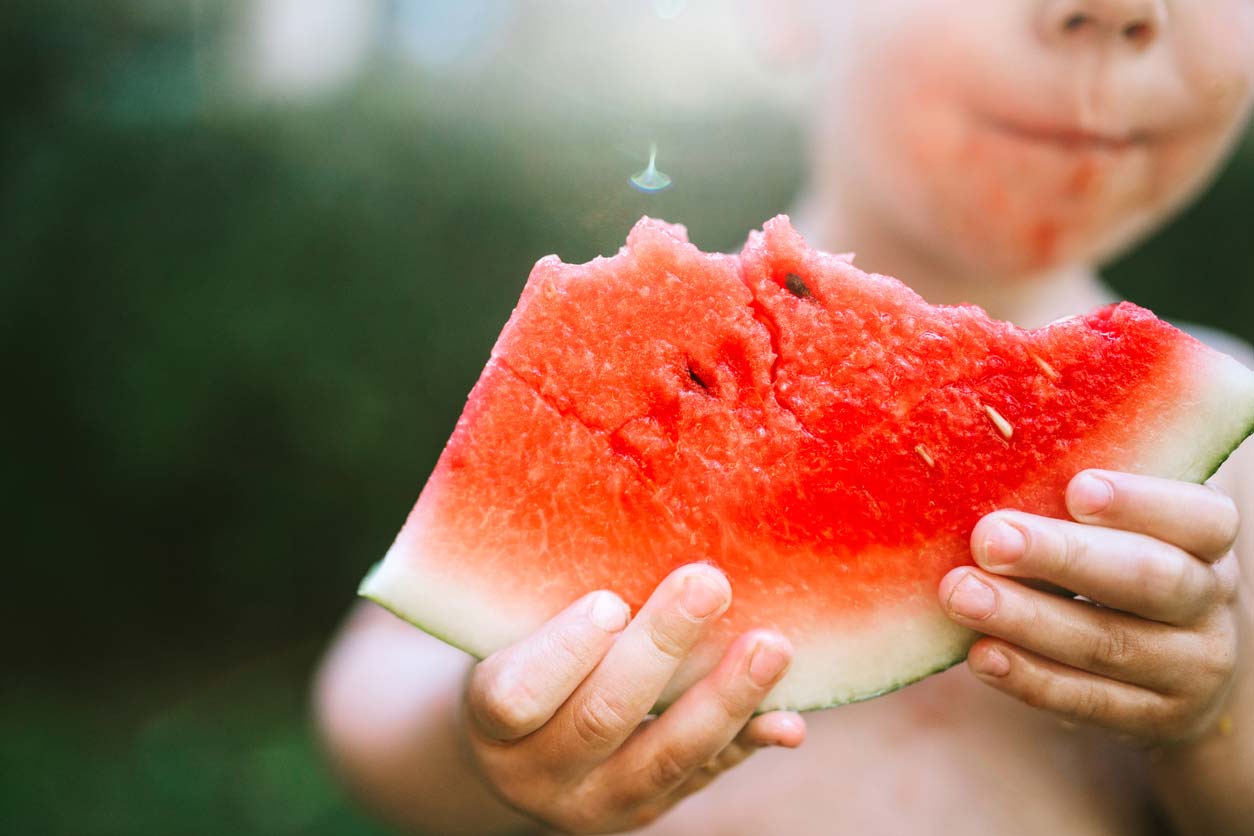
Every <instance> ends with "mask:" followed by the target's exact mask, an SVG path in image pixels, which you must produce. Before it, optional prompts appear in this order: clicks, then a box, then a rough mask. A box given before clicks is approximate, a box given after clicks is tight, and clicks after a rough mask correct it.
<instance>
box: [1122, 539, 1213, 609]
mask: <svg viewBox="0 0 1254 836" xmlns="http://www.w3.org/2000/svg"><path fill="white" fill-rule="evenodd" d="M1180 557H1181V556H1180V555H1176V554H1172V553H1164V552H1162V551H1157V550H1155V551H1154V552H1151V553H1148V554H1146V555H1145V559H1143V560H1140V561H1138V562H1137V564H1136V565H1137V570H1136V581H1137V583H1138V585H1139V586H1140V588H1141V589H1144V590H1147V591H1148V592H1149V593H1150V594H1151V595H1153V596H1154V597H1155V598H1157V599H1159V600H1163V601H1170V602H1173V603H1174V604H1176V605H1179V606H1182V607H1183V605H1185V604H1186V602H1188V601H1191V600H1192V599H1193V598H1194V597H1196V594H1197V592H1198V590H1197V589H1196V585H1195V584H1196V579H1195V578H1194V577H1193V575H1192V573H1191V572H1190V571H1189V570H1190V569H1191V568H1192V567H1191V566H1189V564H1188V563H1187V562H1186V561H1185V560H1182V559H1180Z"/></svg>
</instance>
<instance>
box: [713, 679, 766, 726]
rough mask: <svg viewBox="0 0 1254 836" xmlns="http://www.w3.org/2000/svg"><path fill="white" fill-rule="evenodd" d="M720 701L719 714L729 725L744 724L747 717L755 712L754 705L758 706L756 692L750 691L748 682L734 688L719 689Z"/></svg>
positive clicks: (716, 694) (716, 696)
mask: <svg viewBox="0 0 1254 836" xmlns="http://www.w3.org/2000/svg"><path fill="white" fill-rule="evenodd" d="M714 698H715V699H716V700H717V701H718V709H719V713H720V714H722V715H723V718H724V720H725V721H726V722H728V723H736V724H737V725H739V724H740V723H743V722H744V719H745V716H746V715H748V714H749V713H751V712H752V711H753V707H754V705H756V704H757V699H755V695H754V692H753V691H752V690H750V685H749V683H748V682H744V683H742V684H740V685H738V686H737V687H734V688H719V689H718V690H717V691H716V692H715V697H714Z"/></svg>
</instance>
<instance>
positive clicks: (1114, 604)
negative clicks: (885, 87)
mask: <svg viewBox="0 0 1254 836" xmlns="http://www.w3.org/2000/svg"><path fill="white" fill-rule="evenodd" d="M1066 499H1067V509H1068V511H1069V512H1070V513H1071V516H1072V517H1073V518H1074V519H1075V520H1077V522H1069V521H1064V520H1056V519H1052V518H1047V517H1038V516H1034V515H1031V514H1025V513H1022V512H1018V511H997V512H995V513H992V514H989V515H988V516H986V517H984V518H983V519H982V520H980V522H979V524H978V525H977V526H976V527H975V530H974V531H973V532H972V534H971V552H972V554H973V555H974V557H975V560H976V563H977V564H978V566H964V567H960V568H958V569H954V570H953V571H952V572H950V573H949V574H948V575H946V576H945V578H944V580H943V581H941V585H940V599H941V603H942V604H943V605H944V607H945V609H946V612H947V613H948V614H949V616H950V617H951V618H953V619H954V620H955V621H957V622H958V623H959V624H962V625H964V626H967V627H970V628H972V629H973V630H977V631H979V632H981V633H984V634H986V635H985V636H984V637H983V638H981V639H980V640H979V641H978V642H976V644H975V646H974V647H972V649H971V654H970V656H969V657H968V664H969V666H970V668H971V670H972V671H974V672H975V674H976V675H977V676H979V678H980V679H982V680H983V681H984V682H986V683H988V684H989V685H991V686H993V687H994V688H997V689H998V690H1000V691H1003V692H1005V693H1007V694H1009V695H1011V696H1013V697H1015V698H1017V699H1019V700H1022V701H1023V702H1025V703H1027V704H1028V705H1030V706H1033V707H1036V708H1042V709H1045V710H1047V711H1050V712H1053V713H1055V714H1058V715H1060V716H1062V717H1064V718H1066V719H1068V720H1075V721H1082V722H1088V723H1093V724H1095V725H1099V726H1103V727H1105V728H1107V729H1110V730H1112V731H1115V732H1118V733H1121V734H1126V735H1131V736H1132V737H1134V738H1136V739H1138V740H1141V741H1144V742H1154V743H1162V742H1181V741H1188V740H1191V739H1194V738H1196V737H1198V736H1200V735H1201V734H1202V733H1203V732H1205V731H1206V730H1207V729H1208V728H1210V727H1211V725H1212V724H1213V723H1214V722H1215V719H1216V715H1217V714H1218V713H1219V709H1220V706H1221V705H1222V704H1223V699H1224V697H1225V695H1226V694H1227V692H1228V690H1229V685H1230V684H1231V683H1232V681H1233V680H1234V671H1235V669H1236V664H1237V624H1238V613H1237V589H1238V575H1239V567H1238V563H1237V558H1236V556H1235V555H1234V554H1233V553H1232V551H1231V550H1232V545H1233V542H1234V540H1235V539H1236V534H1237V524H1238V518H1237V510H1236V506H1235V505H1234V504H1233V502H1232V501H1231V500H1230V499H1229V498H1228V497H1226V496H1224V495H1223V494H1221V493H1219V492H1217V491H1215V490H1213V489H1211V488H1209V487H1206V486H1202V485H1194V484H1190V483H1185V482H1173V481H1168V480H1165V479H1153V478H1149V477H1146V476H1134V475H1131V474H1127V473H1113V472H1109V471H1098V470H1088V471H1084V472H1083V473H1080V474H1079V475H1077V476H1076V477H1075V478H1074V479H1072V480H1071V484H1070V485H1069V486H1068V487H1067V495H1066ZM1014 578H1031V579H1036V580H1041V581H1047V582H1049V583H1052V584H1056V585H1058V586H1060V587H1063V588H1064V589H1067V590H1070V591H1072V592H1073V593H1075V594H1076V595H1082V596H1084V598H1085V599H1088V600H1077V599H1073V598H1070V597H1064V596H1060V595H1053V594H1050V593H1048V592H1042V591H1039V590H1037V589H1033V588H1030V587H1028V586H1026V585H1024V584H1022V583H1019V582H1018V581H1016V580H1014ZM1091 602H1093V603H1091Z"/></svg>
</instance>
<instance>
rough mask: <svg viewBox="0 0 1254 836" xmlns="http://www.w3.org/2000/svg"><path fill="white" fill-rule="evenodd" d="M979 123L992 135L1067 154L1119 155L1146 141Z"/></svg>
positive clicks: (988, 120) (1135, 134)
mask: <svg viewBox="0 0 1254 836" xmlns="http://www.w3.org/2000/svg"><path fill="white" fill-rule="evenodd" d="M978 121H979V122H980V123H981V124H982V125H984V126H985V127H987V128H988V129H990V130H992V131H995V132H997V133H999V134H1002V135H1005V136H1009V137H1011V138H1013V139H1017V140H1020V141H1022V142H1029V143H1033V144H1037V145H1050V146H1053V147H1055V148H1062V149H1065V150H1069V151H1107V152H1121V151H1127V150H1130V149H1133V148H1137V147H1139V146H1142V145H1144V144H1145V143H1146V142H1148V139H1149V138H1148V137H1147V136H1146V135H1145V134H1144V133H1142V132H1140V131H1131V132H1128V133H1123V134H1106V133H1099V132H1095V131H1089V130H1085V129H1083V128H1074V127H1068V126H1061V125H1043V124H1029V123H1024V122H1013V121H1009V120H1006V119H999V118H997V117H990V116H986V117H981V118H979V120H978Z"/></svg>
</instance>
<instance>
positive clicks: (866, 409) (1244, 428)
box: [361, 217, 1254, 709]
mask: <svg viewBox="0 0 1254 836" xmlns="http://www.w3.org/2000/svg"><path fill="white" fill-rule="evenodd" d="M1252 428H1254V374H1251V373H1250V372H1248V371H1247V370H1246V369H1245V368H1244V367H1243V366H1242V365H1241V364H1239V363H1238V362H1237V361H1235V360H1233V359H1231V358H1229V357H1227V356H1225V355H1223V354H1220V353H1218V352H1215V351H1213V350H1211V349H1209V348H1207V347H1206V346H1203V345H1202V344H1201V343H1199V342H1197V341H1196V340H1194V339H1193V338H1191V337H1189V336H1187V335H1185V334H1184V333H1182V332H1180V331H1178V330H1176V329H1175V328H1173V327H1171V326H1170V325H1168V324H1166V323H1164V322H1162V321H1160V320H1158V319H1156V318H1155V317H1154V316H1153V315H1152V314H1151V313H1149V312H1148V311H1145V310H1143V309H1141V308H1138V307H1136V306H1134V305H1130V304H1120V305H1116V306H1112V307H1109V308H1106V309H1104V310H1100V311H1098V312H1096V313H1094V314H1092V315H1089V316H1086V317H1073V318H1069V319H1066V320H1062V321H1059V322H1056V323H1054V324H1052V325H1049V326H1048V327H1045V328H1042V329H1038V330H1035V331H1028V330H1023V329H1020V328H1017V327H1015V326H1013V325H1010V324H1008V323H1005V322H997V321H994V320H991V319H989V317H988V316H987V315H986V314H985V313H984V312H983V311H982V310H980V309H979V308H976V307H972V306H957V307H933V306H931V305H928V304H927V303H925V302H924V301H923V300H922V299H921V298H920V297H919V296H918V295H916V294H915V293H914V292H912V291H911V290H909V289H908V288H907V287H905V286H904V285H902V284H901V283H899V282H897V281H896V280H894V279H891V278H887V277H884V276H877V275H868V274H866V273H863V272H861V271H860V270H858V269H857V268H855V267H854V266H853V264H852V259H851V257H849V256H833V255H827V254H824V253H821V252H816V251H814V250H811V249H809V248H808V247H807V246H806V244H805V242H804V241H803V240H802V238H801V237H800V236H799V235H798V234H797V233H796V232H795V231H793V229H792V227H791V226H790V225H789V222H788V219H787V218H785V217H779V218H776V219H774V220H772V221H770V222H769V223H767V224H766V226H765V228H764V230H763V231H762V232H760V233H758V232H755V233H753V234H752V235H751V236H750V238H749V241H748V243H747V244H746V246H745V248H744V250H743V252H742V253H741V255H740V256H739V257H737V256H732V255H722V254H706V253H702V252H700V251H698V250H697V249H696V248H695V247H694V246H692V245H691V244H689V243H688V241H687V237H686V233H685V231H684V229H683V228H682V227H679V226H671V225H668V224H665V223H662V222H659V221H655V220H650V219H647V218H646V219H642V220H641V221H640V222H639V223H638V224H637V225H636V227H635V228H634V229H633V230H632V232H631V234H630V235H629V236H628V239H627V246H626V247H625V248H624V249H623V250H622V251H620V252H619V253H618V254H617V255H615V256H613V257H612V258H598V259H595V260H593V261H591V262H589V263H588V264H583V265H569V264H563V263H562V262H561V261H559V260H558V259H557V258H556V257H553V256H550V257H547V258H544V259H542V260H541V261H540V262H539V263H538V264H536V266H535V268H534V270H533V271H532V273H531V277H530V279H529V281H528V282H527V286H526V288H525V289H524V290H523V294H522V299H521V300H520V301H519V304H518V307H517V309H516V310H515V311H514V314H513V316H512V317H511V318H510V321H509V323H508V324H507V325H506V326H505V330H504V331H503V332H502V333H501V336H500V338H499V340H498V341H497V344H496V347H495V348H494V350H493V352H492V356H491V359H490V360H489V362H488V364H487V367H486V368H485V369H484V372H483V376H482V377H481V378H480V379H479V382H478V384H477V385H476V386H475V388H474V390H473V391H472V392H471V394H470V398H469V402H468V403H467V405H466V409H465V412H464V413H463V414H462V416H461V419H460V420H459V421H458V423H457V427H456V429H455V430H454V432H453V435H452V438H451V439H450V440H449V442H448V446H447V447H446V449H445V450H444V453H443V455H442V456H441V458H440V460H439V463H438V464H437V465H436V468H435V471H434V472H433V473H432V475H431V477H430V480H429V481H428V482H427V485H426V487H425V489H424V490H423V492H422V495H421V496H420V497H419V499H418V503H417V504H416V505H415V506H414V509H413V511H412V513H411V514H410V516H409V519H408V521H407V522H406V524H405V526H404V528H403V529H402V530H401V533H400V535H399V537H398V538H397V540H396V542H395V545H393V547H392V548H391V550H390V551H389V552H388V554H387V557H386V558H385V560H384V561H383V562H382V563H381V564H380V565H379V566H378V567H376V569H375V570H374V571H373V572H372V573H371V574H370V575H369V576H368V577H367V578H366V580H365V581H364V582H363V584H362V589H361V592H362V594H363V595H365V596H367V597H369V598H371V599H373V600H375V601H377V602H378V603H380V604H382V605H383V606H384V607H387V608H388V609H390V610H392V611H393V612H395V613H396V614H398V615H399V616H401V617H402V618H404V619H406V620H408V621H410V622H412V623H414V624H416V625H419V626H420V627H422V628H423V629H425V630H427V631H429V632H431V633H433V634H435V635H438V636H440V637H442V638H444V639H445V640H446V641H448V642H450V643H452V644H454V645H457V646H458V647H461V648H463V649H465V650H467V651H469V652H470V653H472V654H474V655H476V656H479V657H483V656H485V655H487V654H489V653H491V652H492V651H494V650H496V649H498V648H501V647H504V646H507V645H509V644H511V643H513V642H515V641H517V640H519V639H521V638H522V637H524V636H526V635H527V634H528V633H530V632H531V631H533V630H534V629H535V628H537V627H538V626H539V625H540V624H541V623H542V622H544V621H545V620H546V619H547V618H549V617H550V616H551V615H553V614H554V613H556V612H557V611H559V610H560V609H562V608H563V607H564V606H566V605H567V604H568V603H570V602H571V601H573V600H574V599H575V598H577V597H578V596H580V595H582V594H584V593H586V592H588V591H590V590H593V589H598V588H606V589H612V590H614V591H616V592H617V593H619V594H620V595H622V596H623V598H624V599H625V600H626V601H627V602H628V603H629V604H631V605H632V607H633V608H634V607H638V606H639V605H640V604H642V603H643V602H644V600H645V599H646V598H647V597H648V595H649V593H650V592H651V591H652V589H653V588H654V586H655V585H656V584H657V583H658V582H659V581H660V580H661V579H662V578H663V577H665V576H666V575H667V574H668V573H669V572H670V571H671V570H673V569H675V568H676V567H677V566H679V565H681V564H684V563H688V562H692V561H708V562H709V563H712V564H714V565H716V566H718V567H719V568H720V569H722V570H723V571H724V572H725V573H726V574H727V577H728V579H729V580H730V582H731V586H732V589H733V604H732V607H731V609H730V610H729V611H728V614H727V615H726V616H725V617H724V618H723V619H722V620H721V622H720V623H719V625H718V627H717V628H716V632H715V634H714V635H712V636H711V637H709V638H708V639H707V640H705V641H704V642H703V643H702V644H701V645H699V646H698V648H697V650H696V651H695V652H694V653H693V655H692V657H691V658H690V659H689V660H688V662H687V663H686V664H685V665H684V666H683V667H682V669H681V670H680V671H679V673H678V674H677V675H676V676H675V678H674V680H673V681H672V682H671V684H670V685H669V686H668V688H667V691H666V693H665V694H664V695H663V698H662V701H661V702H662V704H663V705H665V704H666V703H668V702H669V701H670V700H672V699H674V697H675V696H676V695H677V694H678V693H679V692H680V691H682V690H683V689H684V688H686V687H687V686H688V685H690V684H691V683H692V682H694V681H695V680H696V679H697V678H698V677H700V676H701V675H702V674H703V673H705V672H706V671H707V670H709V669H710V668H711V667H712V666H713V664H714V663H715V661H716V660H717V659H718V658H719V656H720V655H721V654H722V653H723V651H724V650H725V648H726V647H727V645H728V643H729V642H730V641H731V640H732V639H733V637H735V636H736V635H738V634H739V633H741V632H742V631H744V630H748V629H751V628H755V627H768V628H773V629H777V630H779V631H781V632H783V633H784V634H785V635H787V636H788V637H789V638H790V639H791V641H792V643H793V645H794V647H795V650H796V655H795V659H794V662H793V666H792V668H791V670H790V671H789V673H788V675H787V676H786V677H785V678H784V679H783V680H782V681H781V682H780V683H779V685H778V686H777V687H776V688H775V689H774V691H773V692H772V693H771V695H770V696H769V697H768V698H767V700H766V702H765V703H764V706H763V707H764V708H778V707H789V708H797V709H810V708H818V707H823V706H829V705H834V704H839V703H845V702H850V701H853V700H860V699H865V698H867V697H871V696H874V695H877V694H882V693H884V692H886V691H889V690H892V689H894V688H897V687H900V686H902V685H904V684H906V683H909V682H912V681H914V680H917V679H919V678H921V677H924V676H926V675H928V674H930V673H933V672H936V671H939V670H942V669H944V668H946V667H948V666H950V665H952V664H954V663H955V662H957V661H959V660H960V659H962V658H963V656H964V655H965V654H966V651H967V648H968V647H969V645H970V642H971V641H972V638H973V636H972V634H970V633H969V632H967V631H966V630H964V629H962V628H960V627H958V626H956V625H955V624H953V623H952V622H951V621H950V620H949V619H947V618H946V617H945V615H944V614H943V613H942V611H941V609H940V605H939V603H938V601H937V586H938V583H939V581H940V579H941V577H942V576H943V575H944V574H945V573H946V572H948V571H949V570H950V569H952V568H953V567H955V566H958V565H960V564H965V563H970V562H971V558H970V553H969V547H968V538H969V535H970V532H971V529H972V527H973V526H974V524H975V522H976V521H977V520H978V519H979V518H980V516H982V515H983V514H985V513H986V512H988V511H991V510H993V509H995V508H1000V507H1014V508H1022V509H1026V510H1030V511H1033V512H1037V513H1044V514H1051V515H1054V516H1059V517H1061V516H1065V509H1064V506H1063V500H1062V497H1063V491H1064V487H1065V485H1066V483H1067V481H1068V480H1069V479H1070V478H1071V476H1073V475H1074V474H1075V473H1076V472H1077V471H1079V470H1081V469H1083V468H1086V467H1104V468H1112V469H1117V470H1125V471H1134V472H1139V473H1147V474H1155V475H1159V476H1166V477H1172V478H1177V479H1188V480H1193V481H1201V480H1204V479H1205V478H1207V477H1208V476H1209V475H1210V474H1211V473H1212V472H1214V470H1215V469H1216V468H1217V467H1218V466H1219V465H1220V463H1222V462H1223V461H1224V459H1225V458H1226V457H1227V456H1228V454H1229V453H1230V452H1231V451H1232V450H1233V449H1234V448H1235V447H1236V446H1237V445H1238V444H1239V443H1240V442H1241V441H1242V439H1244V438H1245V437H1246V436H1247V435H1248V434H1249V433H1250V432H1251V429H1252Z"/></svg>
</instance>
